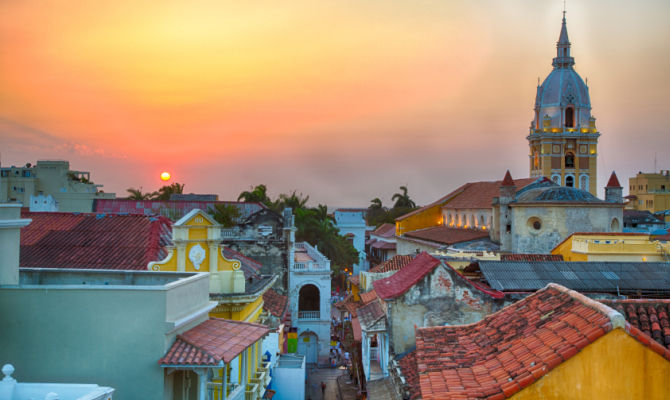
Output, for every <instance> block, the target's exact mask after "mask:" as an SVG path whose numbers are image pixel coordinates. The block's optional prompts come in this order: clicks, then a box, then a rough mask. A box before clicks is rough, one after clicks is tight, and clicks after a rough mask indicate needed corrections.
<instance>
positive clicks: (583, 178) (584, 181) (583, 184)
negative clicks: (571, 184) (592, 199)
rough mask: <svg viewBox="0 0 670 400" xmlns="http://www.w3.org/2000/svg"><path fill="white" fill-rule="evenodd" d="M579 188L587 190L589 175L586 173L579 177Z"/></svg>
mask: <svg viewBox="0 0 670 400" xmlns="http://www.w3.org/2000/svg"><path fill="white" fill-rule="evenodd" d="M579 188H580V189H582V190H586V191H587V192H588V190H589V177H588V176H587V175H582V176H580V177H579Z"/></svg>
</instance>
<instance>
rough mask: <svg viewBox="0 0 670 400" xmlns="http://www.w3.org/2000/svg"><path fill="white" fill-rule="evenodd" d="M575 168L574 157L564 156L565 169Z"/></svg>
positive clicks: (571, 155) (567, 154) (568, 154)
mask: <svg viewBox="0 0 670 400" xmlns="http://www.w3.org/2000/svg"><path fill="white" fill-rule="evenodd" d="M574 167H575V155H574V154H572V153H566V154H565V168H574Z"/></svg>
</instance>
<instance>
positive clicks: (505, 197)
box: [498, 170, 516, 251]
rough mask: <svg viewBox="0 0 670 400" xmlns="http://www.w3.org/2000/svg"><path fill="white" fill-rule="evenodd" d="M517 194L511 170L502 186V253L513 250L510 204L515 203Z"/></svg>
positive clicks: (506, 174)
mask: <svg viewBox="0 0 670 400" xmlns="http://www.w3.org/2000/svg"><path fill="white" fill-rule="evenodd" d="M515 194H516V184H515V183H514V180H513V179H512V175H511V174H510V173H509V170H507V172H506V173H505V178H503V181H502V184H501V185H500V197H499V198H498V201H499V204H500V224H499V226H500V251H510V250H511V249H512V217H511V212H510V207H509V204H510V203H511V202H513V201H514V195H515Z"/></svg>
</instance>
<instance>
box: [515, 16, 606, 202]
mask: <svg viewBox="0 0 670 400" xmlns="http://www.w3.org/2000/svg"><path fill="white" fill-rule="evenodd" d="M552 65H553V67H554V69H553V70H552V71H551V73H550V74H549V76H547V78H546V79H545V80H544V82H543V83H542V85H538V87H537V94H536V97H535V108H534V118H533V121H532V122H531V125H530V132H529V135H528V137H527V139H528V145H529V148H530V155H529V158H530V176H532V177H541V176H546V177H548V178H550V179H551V180H552V181H554V182H556V183H557V184H559V185H562V186H568V187H578V188H580V189H583V190H586V191H589V192H591V194H592V195H594V196H595V195H596V190H597V185H596V178H597V173H598V168H597V156H598V154H597V149H598V137H599V136H600V133H599V132H598V129H596V119H595V118H594V117H593V116H591V99H590V97H589V87H588V86H587V85H586V84H585V83H584V81H583V80H582V78H581V77H580V76H579V74H578V73H577V72H576V71H575V70H574V68H573V66H574V65H575V59H574V58H573V57H571V56H570V40H569V39H568V28H567V26H566V22H565V16H563V24H562V26H561V33H560V36H559V38H558V42H557V43H556V57H554V60H553V63H552ZM538 83H539V82H538Z"/></svg>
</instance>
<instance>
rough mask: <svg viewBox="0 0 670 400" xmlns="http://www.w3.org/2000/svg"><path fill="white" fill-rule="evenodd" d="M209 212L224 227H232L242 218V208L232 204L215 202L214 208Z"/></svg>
mask: <svg viewBox="0 0 670 400" xmlns="http://www.w3.org/2000/svg"><path fill="white" fill-rule="evenodd" d="M209 214H210V215H211V216H212V218H214V219H215V220H216V222H218V223H220V224H221V225H223V227H224V228H230V227H231V226H235V224H236V223H237V220H238V218H240V209H239V208H237V207H236V206H234V205H232V204H214V208H210V209H209Z"/></svg>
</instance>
